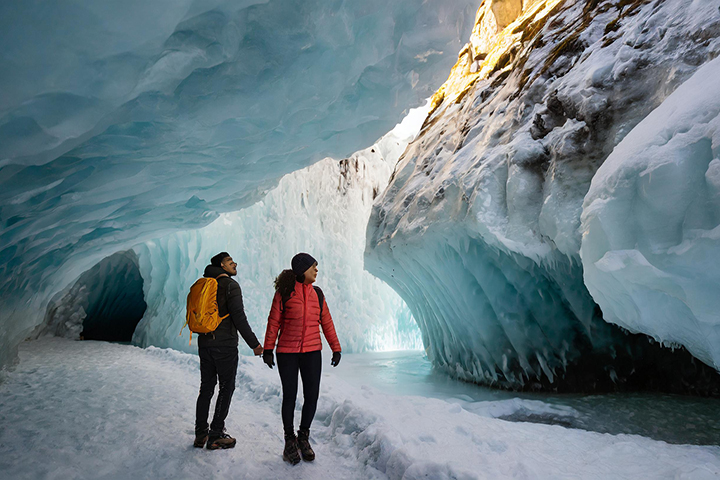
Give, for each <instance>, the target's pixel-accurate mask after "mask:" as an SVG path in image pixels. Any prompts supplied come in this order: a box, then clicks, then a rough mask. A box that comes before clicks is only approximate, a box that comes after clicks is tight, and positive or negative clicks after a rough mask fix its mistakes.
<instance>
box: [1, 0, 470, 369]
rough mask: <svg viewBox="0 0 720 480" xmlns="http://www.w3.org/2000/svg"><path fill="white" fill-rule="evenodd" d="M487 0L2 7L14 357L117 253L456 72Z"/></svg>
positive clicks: (335, 142) (208, 209)
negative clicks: (90, 272) (84, 276)
mask: <svg viewBox="0 0 720 480" xmlns="http://www.w3.org/2000/svg"><path fill="white" fill-rule="evenodd" d="M475 8H477V7H476V1H475V0H453V1H448V0H429V1H428V0H409V1H408V0H403V1H387V0H380V1H378V0H372V1H363V2H352V1H347V2H335V1H314V0H311V1H307V0H297V1H295V0H282V1H281V0H272V1H254V0H246V1H239V2H238V1H234V0H233V1H224V0H179V1H174V0H173V1H168V0H162V1H159V2H132V3H131V4H128V3H127V2H125V1H120V0H112V1H104V2H96V1H92V0H81V1H76V2H60V3H51V4H48V3H41V2H26V1H20V0H17V1H16V0H11V1H4V2H2V3H1V4H0V32H2V33H0V63H2V65H3V68H2V71H3V74H2V75H0V205H1V209H0V221H1V222H2V230H1V231H0V299H2V311H1V312H0V315H2V321H1V322H2V328H0V364H4V363H6V362H7V361H8V360H9V358H12V355H13V353H12V352H13V349H14V346H15V345H16V344H17V343H18V342H19V341H21V340H22V339H23V338H24V337H25V335H27V333H28V332H29V331H30V330H31V329H32V328H33V327H34V326H35V325H37V324H38V323H39V322H40V320H41V318H42V315H43V313H44V311H45V307H46V305H47V302H48V300H49V298H51V297H52V296H53V295H54V294H55V293H56V292H57V291H58V290H62V289H64V288H65V287H66V286H67V285H68V284H69V283H70V282H72V281H74V280H75V279H76V278H77V277H78V276H79V275H80V274H81V273H82V272H84V271H85V270H87V269H89V268H90V267H92V266H93V265H94V264H96V263H97V262H98V261H100V260H101V259H102V258H104V257H105V256H107V255H109V254H111V253H113V252H115V251H118V250H123V249H127V248H130V247H132V245H134V244H136V243H137V242H139V241H144V240H147V239H151V238H158V237H159V236H162V235H164V234H166V233H171V232H174V231H180V230H185V229H190V228H198V227H202V226H206V225H208V224H210V223H211V222H212V221H213V220H215V219H217V218H218V216H219V214H220V213H222V212H229V211H236V210H238V209H240V208H242V207H246V206H249V205H251V204H252V203H253V202H255V201H256V200H258V199H259V198H261V196H262V194H264V193H265V192H267V191H268V190H269V189H270V188H272V187H273V186H274V185H276V183H277V181H278V180H279V178H280V177H282V175H284V174H286V173H289V172H291V171H294V170H297V169H298V168H302V167H304V166H307V165H309V164H311V163H313V162H315V161H318V160H320V159H322V158H324V157H325V156H328V155H331V156H333V157H335V158H342V157H343V156H346V155H349V154H351V153H352V152H354V151H357V150H359V149H361V148H365V147H367V146H368V145H370V144H371V143H372V142H373V141H375V140H376V139H377V138H379V137H380V136H381V135H383V134H384V133H386V132H387V131H388V130H389V129H390V128H392V126H393V125H394V124H395V123H397V122H398V121H399V120H400V118H401V116H402V112H403V111H406V110H407V109H408V108H410V107H412V106H417V105H419V104H420V102H421V101H422V100H424V99H425V98H427V97H428V96H429V95H430V94H431V93H432V91H433V90H434V89H435V88H437V87H438V86H439V85H440V83H441V82H442V81H443V79H444V78H445V77H446V75H447V70H448V69H449V68H450V66H451V65H452V62H453V61H454V59H455V56H456V54H457V51H458V50H459V48H460V45H461V41H462V39H463V38H465V37H466V36H467V35H468V32H469V31H470V28H471V25H472V20H473V14H474V11H475Z"/></svg>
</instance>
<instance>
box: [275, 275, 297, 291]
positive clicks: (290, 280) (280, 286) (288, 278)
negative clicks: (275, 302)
mask: <svg viewBox="0 0 720 480" xmlns="http://www.w3.org/2000/svg"><path fill="white" fill-rule="evenodd" d="M296 279H297V277H296V276H295V272H293V271H292V270H283V271H282V272H280V275H278V276H277V278H276V279H275V282H274V283H275V291H276V292H280V295H282V296H283V298H288V297H290V294H292V292H294V291H295V280H296Z"/></svg>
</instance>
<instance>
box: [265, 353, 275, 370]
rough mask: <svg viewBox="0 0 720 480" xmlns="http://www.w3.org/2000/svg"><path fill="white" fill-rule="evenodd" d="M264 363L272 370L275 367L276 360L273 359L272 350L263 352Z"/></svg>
mask: <svg viewBox="0 0 720 480" xmlns="http://www.w3.org/2000/svg"><path fill="white" fill-rule="evenodd" d="M263 362H265V364H266V365H267V366H268V367H270V368H272V367H274V366H275V360H274V359H273V351H272V350H265V351H264V352H263Z"/></svg>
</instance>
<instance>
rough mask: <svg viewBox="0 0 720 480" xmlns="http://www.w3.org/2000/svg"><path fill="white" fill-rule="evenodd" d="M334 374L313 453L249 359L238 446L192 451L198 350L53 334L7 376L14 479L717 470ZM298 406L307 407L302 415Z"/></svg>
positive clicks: (660, 447)
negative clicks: (294, 443)
mask: <svg viewBox="0 0 720 480" xmlns="http://www.w3.org/2000/svg"><path fill="white" fill-rule="evenodd" d="M342 369H343V364H342V363H341V364H340V366H339V367H338V368H337V369H330V368H327V369H326V370H325V371H324V373H323V383H322V386H321V389H322V391H321V399H320V403H319V406H318V413H317V416H316V420H315V423H314V424H313V431H312V441H313V445H314V448H315V451H316V452H317V460H316V461H315V462H314V463H311V464H308V463H302V464H300V465H297V466H294V467H291V466H289V465H287V464H285V463H284V462H283V461H282V458H281V455H280V453H281V451H282V445H283V440H282V436H281V422H280V414H279V411H280V408H279V407H280V396H279V393H280V382H279V379H278V377H277V372H276V371H270V370H269V369H268V368H267V367H265V366H264V365H263V364H262V363H261V361H260V359H259V358H251V357H241V358H240V365H239V367H238V381H237V388H236V391H235V396H234V398H233V404H232V406H231V410H230V416H229V418H228V422H227V428H228V431H229V432H230V433H231V434H233V435H234V436H236V437H237V439H238V444H237V447H236V448H235V449H233V450H228V451H208V450H206V449H202V450H201V449H194V448H193V447H192V439H193V421H194V418H193V416H194V406H195V399H196V394H197V389H198V386H199V371H198V360H197V356H196V355H191V354H186V353H180V352H176V351H173V350H162V349H157V348H153V347H150V348H148V349H140V348H137V347H132V346H125V345H117V344H109V343H103V342H75V341H70V340H65V339H54V338H47V339H41V340H37V341H34V342H28V343H24V344H23V345H22V346H21V349H20V363H19V365H17V367H16V368H15V369H14V370H13V371H12V372H9V373H7V374H6V375H5V377H4V381H3V383H2V384H1V385H0V472H3V478H33V479H35V478H200V477H208V476H210V477H217V478H266V479H275V478H278V479H281V478H348V479H352V478H377V479H384V478H392V479H396V478H398V479H399V478H404V479H418V478H438V479H445V478H462V479H471V478H488V479H498V478H527V479H536V478H583V479H588V478H603V479H608V478H633V479H637V478H683V479H685V478H686V479H704V478H716V477H717V476H718V475H720V448H718V447H698V446H674V445H668V444H666V443H664V442H657V441H653V440H650V439H646V438H643V437H640V436H635V435H616V436H615V435H607V434H597V433H593V432H585V431H580V430H573V429H567V428H563V427H559V426H549V425H538V424H529V423H511V422H506V421H503V420H499V419H495V418H488V417H483V416H479V415H477V414H474V413H471V412H468V411H466V410H464V409H462V408H461V407H460V406H459V405H457V404H453V403H449V402H446V401H443V400H437V399H429V398H421V397H411V396H389V395H385V394H383V393H381V392H379V391H377V390H375V389H373V388H371V387H368V386H362V385H350V384H348V383H347V382H345V381H344V380H343V378H342V377H343V371H342ZM298 414H299V412H298Z"/></svg>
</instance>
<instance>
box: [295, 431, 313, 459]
mask: <svg viewBox="0 0 720 480" xmlns="http://www.w3.org/2000/svg"><path fill="white" fill-rule="evenodd" d="M297 439H298V448H299V449H300V455H302V459H303V460H305V461H306V462H312V461H313V460H315V452H313V449H312V447H311V446H310V430H305V429H304V428H301V429H300V430H298V435H297Z"/></svg>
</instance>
